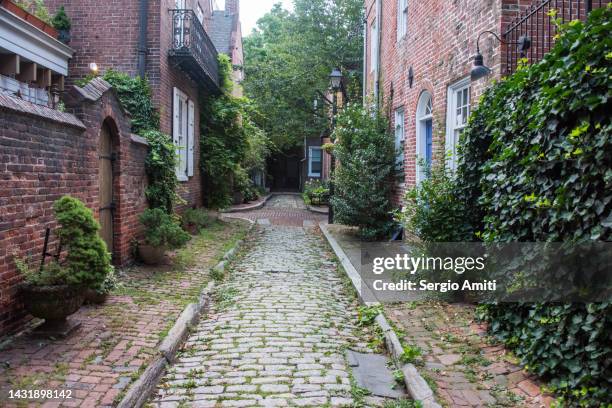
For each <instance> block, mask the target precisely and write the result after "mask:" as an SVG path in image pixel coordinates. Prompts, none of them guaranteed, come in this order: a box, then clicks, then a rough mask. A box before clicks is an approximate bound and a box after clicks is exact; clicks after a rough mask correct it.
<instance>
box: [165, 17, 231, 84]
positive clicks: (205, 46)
mask: <svg viewBox="0 0 612 408" xmlns="http://www.w3.org/2000/svg"><path fill="white" fill-rule="evenodd" d="M170 12H171V13H172V44H171V46H170V51H169V52H168V57H169V58H170V60H171V61H172V62H173V64H174V65H175V66H178V67H180V68H181V69H183V70H184V71H185V72H186V73H187V74H188V75H189V76H190V77H191V78H192V79H193V80H194V81H196V82H197V83H199V84H201V85H202V86H203V87H205V88H206V89H208V90H209V91H211V92H215V93H217V92H219V66H218V64H217V50H216V49H215V46H214V45H213V42H212V41H211V39H210V37H208V34H206V31H205V30H204V27H202V24H201V23H200V20H198V18H197V16H196V14H195V13H194V11H193V10H183V9H180V10H179V9H175V10H170Z"/></svg>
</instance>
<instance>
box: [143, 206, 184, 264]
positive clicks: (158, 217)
mask: <svg viewBox="0 0 612 408" xmlns="http://www.w3.org/2000/svg"><path fill="white" fill-rule="evenodd" d="M140 222H141V223H142V225H144V227H145V230H144V237H145V239H144V243H141V244H140V245H138V252H139V254H140V258H141V259H142V261H143V262H144V263H146V264H147V265H158V264H159V263H161V261H162V260H163V258H164V254H165V253H166V250H167V249H174V248H179V247H181V246H183V245H184V244H185V243H187V241H189V234H188V233H186V232H185V231H183V229H182V228H181V226H180V225H179V224H178V222H177V220H176V219H175V218H174V217H172V216H171V215H169V214H167V213H166V212H165V211H164V210H162V209H160V208H154V209H148V210H146V211H145V212H144V213H142V214H141V215H140Z"/></svg>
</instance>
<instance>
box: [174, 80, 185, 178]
mask: <svg viewBox="0 0 612 408" xmlns="http://www.w3.org/2000/svg"><path fill="white" fill-rule="evenodd" d="M173 91H174V92H173V94H174V97H173V103H172V111H173V115H172V141H173V142H174V145H175V146H176V155H177V160H178V158H179V157H180V153H181V152H180V146H179V133H180V129H179V123H180V120H179V104H180V103H181V99H180V95H179V90H178V88H173ZM180 167H181V166H180V163H179V164H178V165H177V166H176V176H177V177H178V178H180V177H181V169H180ZM183 177H184V176H183Z"/></svg>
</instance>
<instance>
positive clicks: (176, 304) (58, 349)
mask: <svg viewBox="0 0 612 408" xmlns="http://www.w3.org/2000/svg"><path fill="white" fill-rule="evenodd" d="M245 230H246V226H245V225H244V224H243V223H231V224H215V225H213V226H212V227H210V228H209V229H208V230H206V232H205V234H203V235H201V236H199V237H197V238H195V239H194V240H193V241H192V243H191V244H190V245H189V246H188V247H187V248H185V249H184V250H181V251H179V253H177V255H176V257H175V258H174V259H175V261H174V262H169V263H168V264H167V265H164V266H160V267H157V268H149V267H136V268H130V269H126V270H123V271H120V280H121V283H122V287H121V288H119V289H118V290H117V291H116V293H115V294H113V296H111V297H110V298H109V299H108V301H107V302H106V303H105V304H104V305H100V306H84V307H82V308H81V309H80V310H79V311H78V312H77V313H75V314H74V315H72V316H71V317H70V318H71V319H75V320H78V321H80V322H81V323H82V327H81V328H80V329H79V330H78V331H76V332H75V333H73V334H72V335H71V336H70V337H69V338H67V339H58V340H48V339H36V338H33V337H30V336H29V335H27V334H24V335H22V336H19V337H17V338H14V339H12V341H8V342H6V343H3V344H1V345H0V407H3V408H4V407H7V408H10V407H16V406H19V407H22V406H33V407H39V406H42V407H44V408H47V407H60V406H61V407H95V408H99V407H111V406H112V405H113V402H116V401H117V399H118V398H120V396H121V393H122V391H123V390H124V389H125V388H126V387H127V386H128V385H129V384H130V383H131V382H132V381H133V380H134V379H135V378H137V374H138V373H139V371H140V370H142V369H143V368H144V367H145V366H146V365H147V363H148V362H149V361H150V360H151V359H152V358H153V357H155V356H156V355H157V354H156V353H157V351H156V346H157V344H158V343H159V341H160V339H161V338H163V336H164V335H165V333H166V331H167V330H168V328H169V327H170V326H171V325H172V324H173V323H174V321H175V319H176V318H177V317H178V315H179V314H180V313H181V311H182V310H183V308H184V307H185V304H186V302H189V301H192V300H193V299H194V298H197V296H198V294H199V293H200V290H201V288H202V286H204V285H205V284H206V282H208V280H209V277H208V269H209V268H210V267H211V266H212V265H214V264H215V263H216V262H217V261H218V258H219V256H221V255H222V254H223V252H224V251H225V250H226V248H225V246H226V245H227V243H228V241H232V240H237V239H239V238H240V236H242V234H243V233H244V231H245ZM9 390H54V391H58V392H60V391H62V390H68V391H70V392H71V393H72V394H71V398H70V399H55V400H47V401H37V402H34V401H32V400H26V399H24V400H20V401H17V400H9V399H8V392H9Z"/></svg>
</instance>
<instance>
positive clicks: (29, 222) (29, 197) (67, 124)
mask: <svg viewBox="0 0 612 408" xmlns="http://www.w3.org/2000/svg"><path fill="white" fill-rule="evenodd" d="M3 100H4V101H8V102H13V101H15V106H20V107H22V108H23V109H22V110H21V111H20V110H17V109H15V106H12V105H9V104H6V103H2V104H0V159H1V160H0V163H2V164H0V170H2V172H1V174H2V176H1V178H2V184H1V187H0V242H1V243H2V245H0V336H2V335H3V334H6V333H8V332H11V331H13V330H14V329H16V328H18V327H19V326H20V325H21V324H22V323H23V321H24V319H25V318H26V315H25V313H24V311H23V309H22V305H21V304H20V302H19V299H18V296H17V289H16V284H17V283H19V282H20V281H21V277H20V276H19V274H18V273H17V271H16V270H15V265H14V263H13V260H12V254H13V253H17V254H18V255H19V256H31V257H32V259H33V260H37V259H40V255H41V252H42V249H43V243H44V236H45V229H46V228H47V227H50V228H55V226H56V223H55V220H54V215H53V202H54V201H55V200H57V199H58V198H60V197H62V196H63V195H71V196H74V197H77V198H79V199H80V200H82V201H83V202H85V204H86V205H87V206H88V207H89V208H92V209H93V210H94V214H95V216H96V217H98V213H99V211H98V209H99V204H98V194H99V184H98V166H99V159H98V152H97V150H98V143H99V132H100V129H101V127H102V124H103V123H104V122H106V123H107V124H108V125H109V126H110V128H111V129H112V130H113V131H112V133H113V139H114V145H115V152H116V153H117V156H118V159H117V161H116V162H115V165H114V192H115V193H114V201H115V202H116V203H117V210H116V213H115V215H116V216H115V220H114V233H115V239H114V248H113V255H114V256H113V259H114V262H115V263H116V264H124V263H126V262H128V261H129V260H130V252H131V251H130V241H131V240H132V239H133V238H137V237H138V233H139V231H140V227H139V224H138V220H137V215H138V214H140V213H141V212H142V211H143V210H144V209H145V208H146V200H145V197H144V188H145V187H146V175H145V172H144V158H145V156H146V153H147V148H146V146H145V145H142V144H140V143H135V142H134V141H133V140H132V135H131V133H130V129H129V128H130V125H129V121H128V120H127V118H126V117H125V116H124V114H123V112H122V110H121V108H120V106H119V104H118V102H117V100H116V99H115V97H114V95H113V93H112V92H111V91H107V92H105V93H104V94H103V95H102V96H101V97H100V98H99V99H97V100H95V101H94V100H88V101H84V100H82V99H81V100H78V99H74V100H75V101H78V105H75V107H74V108H72V109H70V108H69V111H70V112H71V113H74V114H75V115H76V117H74V116H72V115H70V114H58V113H57V111H53V110H51V109H48V108H44V110H42V111H41V110H40V108H38V111H37V110H36V108H35V107H34V106H33V105H31V104H29V103H27V102H24V101H20V100H17V99H16V98H14V99H13V100H11V99H3ZM66 118H67V119H68V120H65V119H66ZM77 118H78V120H77ZM50 249H51V250H54V249H55V238H54V235H52V240H51V243H50Z"/></svg>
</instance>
